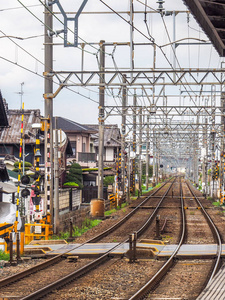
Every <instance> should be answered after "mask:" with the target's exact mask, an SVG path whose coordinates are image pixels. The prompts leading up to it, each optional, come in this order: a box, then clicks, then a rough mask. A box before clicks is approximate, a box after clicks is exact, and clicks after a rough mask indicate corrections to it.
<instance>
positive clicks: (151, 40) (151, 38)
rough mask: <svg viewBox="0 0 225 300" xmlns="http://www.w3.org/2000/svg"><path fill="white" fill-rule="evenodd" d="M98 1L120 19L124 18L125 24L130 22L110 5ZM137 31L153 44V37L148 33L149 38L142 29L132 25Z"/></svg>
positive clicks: (101, 0)
mask: <svg viewBox="0 0 225 300" xmlns="http://www.w3.org/2000/svg"><path fill="white" fill-rule="evenodd" d="M99 1H100V2H102V4H104V5H105V6H106V7H108V8H109V9H110V10H111V11H113V12H114V13H115V14H116V15H117V16H119V17H120V18H121V19H122V20H124V21H125V22H126V23H127V24H129V25H130V26H131V24H130V22H129V21H127V20H126V19H125V18H124V17H122V16H121V15H120V14H119V13H118V12H116V11H115V10H114V9H113V8H112V7H110V6H109V5H108V4H106V3H105V2H104V1H103V0H99ZM132 27H133V28H134V29H135V30H136V31H137V32H139V33H140V34H141V35H143V36H144V37H145V38H146V39H148V40H149V41H150V42H152V43H153V44H155V39H154V38H153V37H152V36H151V35H150V38H149V37H148V36H147V35H145V34H144V33H143V32H142V31H140V30H139V29H138V28H137V27H135V26H132Z"/></svg>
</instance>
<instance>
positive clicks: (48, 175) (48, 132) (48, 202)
mask: <svg viewBox="0 0 225 300" xmlns="http://www.w3.org/2000/svg"><path fill="white" fill-rule="evenodd" d="M50 151H51V148H50V119H49V118H48V119H47V157H46V169H45V174H46V177H47V195H46V196H47V223H48V224H50V223H51V211H50V190H51V189H50V186H51V181H50V179H51V161H50Z"/></svg>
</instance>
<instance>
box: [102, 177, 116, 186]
mask: <svg viewBox="0 0 225 300" xmlns="http://www.w3.org/2000/svg"><path fill="white" fill-rule="evenodd" d="M113 183H114V176H106V177H105V178H104V179H103V185H104V186H108V185H113Z"/></svg>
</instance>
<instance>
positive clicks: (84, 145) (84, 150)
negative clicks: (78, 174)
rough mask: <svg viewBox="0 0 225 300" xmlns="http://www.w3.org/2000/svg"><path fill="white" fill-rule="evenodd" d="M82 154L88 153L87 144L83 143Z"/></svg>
mask: <svg viewBox="0 0 225 300" xmlns="http://www.w3.org/2000/svg"><path fill="white" fill-rule="evenodd" d="M82 152H86V143H82Z"/></svg>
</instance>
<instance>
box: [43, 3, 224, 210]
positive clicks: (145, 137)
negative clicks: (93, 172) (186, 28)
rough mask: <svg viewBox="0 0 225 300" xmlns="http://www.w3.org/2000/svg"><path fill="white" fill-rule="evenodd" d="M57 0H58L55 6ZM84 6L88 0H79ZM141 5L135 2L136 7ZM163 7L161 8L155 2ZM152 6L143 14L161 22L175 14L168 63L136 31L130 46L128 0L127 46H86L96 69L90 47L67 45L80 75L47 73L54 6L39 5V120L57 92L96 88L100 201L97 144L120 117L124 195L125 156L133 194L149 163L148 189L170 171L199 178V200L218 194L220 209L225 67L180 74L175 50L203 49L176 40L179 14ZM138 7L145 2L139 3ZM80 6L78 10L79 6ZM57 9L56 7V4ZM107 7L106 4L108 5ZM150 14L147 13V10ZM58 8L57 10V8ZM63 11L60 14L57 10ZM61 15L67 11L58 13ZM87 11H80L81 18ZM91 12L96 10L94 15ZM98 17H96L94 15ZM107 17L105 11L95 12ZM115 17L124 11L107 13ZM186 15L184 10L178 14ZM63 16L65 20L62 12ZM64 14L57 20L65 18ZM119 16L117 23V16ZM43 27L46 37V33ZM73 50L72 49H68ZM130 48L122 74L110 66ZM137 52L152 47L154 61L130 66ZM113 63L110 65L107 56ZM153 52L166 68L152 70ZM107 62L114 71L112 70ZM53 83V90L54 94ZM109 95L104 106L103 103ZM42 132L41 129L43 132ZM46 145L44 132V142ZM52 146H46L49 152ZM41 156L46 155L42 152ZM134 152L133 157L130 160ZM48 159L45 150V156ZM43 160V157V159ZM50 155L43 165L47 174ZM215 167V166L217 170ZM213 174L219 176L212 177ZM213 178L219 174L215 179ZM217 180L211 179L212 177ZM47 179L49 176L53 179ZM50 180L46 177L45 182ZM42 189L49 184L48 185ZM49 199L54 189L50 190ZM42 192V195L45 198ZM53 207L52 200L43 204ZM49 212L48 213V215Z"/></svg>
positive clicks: (132, 29) (200, 43)
mask: <svg viewBox="0 0 225 300" xmlns="http://www.w3.org/2000/svg"><path fill="white" fill-rule="evenodd" d="M61 2H62V1H61ZM84 2H85V3H84V5H85V4H86V3H87V1H84ZM138 2H140V3H141V1H138ZM161 2H162V3H161ZM161 2H160V1H158V2H157V3H159V6H160V7H159V8H158V9H155V10H154V9H152V10H151V9H150V10H149V7H148V6H147V5H145V10H144V11H143V12H142V13H143V14H145V16H146V15H147V14H152V13H154V14H158V15H160V16H161V18H163V17H164V16H166V15H168V16H169V15H172V16H173V39H172V41H171V40H170V43H168V45H164V46H171V47H172V56H173V58H172V62H171V63H170V60H169V59H168V58H167V56H166V54H165V52H163V50H162V47H159V46H158V45H157V44H156V42H155V40H154V39H153V38H152V37H151V35H150V34H149V36H148V37H147V38H146V35H144V34H143V33H142V36H144V39H145V40H146V39H147V40H148V41H147V42H146V41H143V42H140V39H139V40H138V41H135V40H134V32H135V30H136V31H137V32H139V33H140V30H139V29H137V28H136V27H135V24H134V15H135V13H140V12H138V11H135V10H134V3H133V0H130V11H127V13H128V14H129V20H125V21H126V22H127V24H128V25H129V26H130V35H129V42H108V41H104V40H102V41H100V42H99V43H97V42H95V43H91V45H92V46H93V45H94V47H98V52H97V54H96V57H97V62H98V63H97V68H96V69H95V70H92V71H90V70H84V69H83V66H84V52H83V51H84V49H85V47H86V46H90V43H86V42H85V43H82V44H81V43H79V42H78V39H77V31H75V33H76V39H75V43H74V45H73V46H82V58H81V69H77V70H72V71H56V70H55V69H54V68H53V58H52V49H53V46H54V43H53V39H52V35H53V33H54V30H53V24H52V18H53V4H57V5H60V4H59V1H58V0H57V1H51V2H50V1H46V5H45V24H46V29H45V72H44V76H45V94H44V98H45V118H46V120H47V119H50V123H51V119H52V114H53V99H54V98H55V97H56V96H57V95H58V94H59V92H60V91H61V90H62V89H63V88H69V87H80V88H83V87H85V88H93V89H96V90H97V89H98V93H99V114H98V121H99V155H98V157H99V160H98V170H99V174H98V186H99V190H98V198H103V146H104V145H103V140H104V124H105V122H106V120H109V119H110V118H111V117H113V118H114V117H118V123H120V125H121V133H122V138H121V154H120V155H121V170H122V183H121V192H122V193H123V194H124V193H125V191H126V185H127V183H126V182H125V177H126V176H127V174H125V165H126V164H125V161H126V159H125V155H126V153H129V156H128V157H129V161H128V164H129V172H128V173H129V176H128V181H129V183H128V186H130V187H131V188H132V191H134V186H135V179H136V177H135V172H136V170H138V174H139V177H138V181H139V189H141V185H142V162H143V160H144V161H145V163H146V165H147V167H146V188H148V183H149V180H148V179H149V178H148V177H149V174H148V165H149V164H153V183H154V184H155V183H158V181H159V178H160V177H161V176H162V172H164V173H171V171H174V170H177V171H178V170H179V171H181V172H182V171H183V172H186V174H187V175H188V176H189V177H190V178H191V179H192V180H193V182H194V183H195V184H197V185H198V184H199V174H200V173H201V174H202V175H201V176H202V180H201V182H202V190H203V192H204V193H205V195H211V196H212V197H216V196H217V195H216V193H217V190H218V189H219V190H220V199H221V203H222V204H223V203H224V199H225V192H224V190H225V184H224V181H225V176H224V165H225V149H224V148H225V146H224V145H225V143H224V137H225V119H224V112H225V108H224V107H225V100H224V99H225V97H224V92H223V90H224V81H225V77H224V75H223V74H224V68H223V65H221V67H220V68H218V67H217V68H199V67H198V68H197V67H195V68H193V67H192V68H181V66H180V63H179V61H178V59H177V54H176V49H177V48H178V46H180V47H182V46H183V47H191V46H196V45H198V46H202V47H204V46H205V45H208V44H209V43H208V42H207V43H206V42H205V41H202V40H200V39H196V40H197V42H194V43H193V42H192V43H191V42H190V41H189V42H187V43H186V42H184V41H183V40H185V38H184V39H180V40H179V41H176V32H175V24H176V22H175V21H176V16H177V15H178V13H179V11H169V12H164V10H163V9H162V5H163V2H164V1H161ZM142 4H143V3H142ZM84 5H83V6H82V9H83V8H84ZM61 7H62V6H61ZM107 7H108V6H107ZM147 9H148V10H147ZM60 10H61V9H60ZM61 11H62V10H61ZM64 13H65V12H64ZM82 13H84V14H85V11H83V12H81V11H79V15H82ZM92 13H93V14H94V12H92ZM96 13H97V12H96ZM101 13H102V14H104V13H109V11H105V12H101ZM110 13H114V14H115V15H118V17H120V18H121V16H122V14H123V13H124V12H121V13H118V12H115V11H114V10H110ZM182 13H185V14H187V16H189V14H190V12H189V11H182ZM65 15H66V14H65ZM65 15H64V14H63V16H64V18H65ZM122 18H123V17H122ZM49 29H50V31H51V33H52V34H49ZM63 33H64V46H65V43H66V46H68V40H67V25H65V24H64V31H63ZM70 46H71V45H70ZM119 47H120V48H122V47H129V48H130V51H129V56H130V58H129V59H128V61H129V65H128V66H127V67H125V68H124V67H123V68H120V67H118V66H117V64H116V63H115V56H114V54H115V51H117V49H118V48H119ZM138 47H143V48H144V47H151V49H152V54H153V59H152V65H151V66H150V67H147V68H146V67H138V66H136V65H135V59H134V53H135V49H136V48H138ZM110 49H111V50H112V52H111V54H110V55H109V57H110V59H111V61H110V63H107V62H108V59H106V55H108V53H109V52H110V51H111V50H110ZM157 51H158V52H159V53H160V55H161V56H163V57H164V58H165V65H166V67H161V66H157V65H156V57H157ZM112 62H113V67H112ZM53 81H54V82H56V83H58V87H57V88H55V91H53ZM106 95H107V104H106V101H105V97H106ZM46 127H47V126H46ZM50 137H51V141H50V144H51V145H52V125H50ZM45 143H46V145H47V133H46V138H45ZM51 148H52V147H51ZM46 151H47V149H46ZM131 152H132V155H130V154H131ZM46 153H47V152H46ZM46 155H47V154H46ZM52 161H53V160H52V154H51V155H50V161H49V164H48V167H49V168H50V167H51V168H52V169H53V163H52ZM218 165H220V168H218ZM218 170H219V171H218ZM216 172H217V173H216ZM216 174H217V175H216ZM51 178H53V176H52V177H51ZM51 180H52V179H51ZM46 186H47V185H46ZM48 188H49V190H50V191H51V194H52V183H51V184H50V187H48ZM46 193H47V192H46ZM49 201H50V202H51V206H52V207H53V200H52V199H50V200H49ZM51 214H52V212H51Z"/></svg>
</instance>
